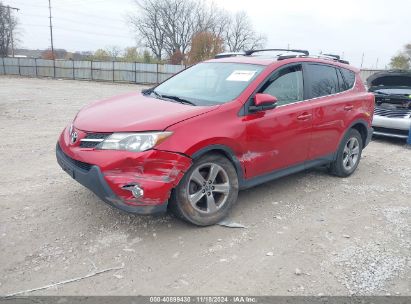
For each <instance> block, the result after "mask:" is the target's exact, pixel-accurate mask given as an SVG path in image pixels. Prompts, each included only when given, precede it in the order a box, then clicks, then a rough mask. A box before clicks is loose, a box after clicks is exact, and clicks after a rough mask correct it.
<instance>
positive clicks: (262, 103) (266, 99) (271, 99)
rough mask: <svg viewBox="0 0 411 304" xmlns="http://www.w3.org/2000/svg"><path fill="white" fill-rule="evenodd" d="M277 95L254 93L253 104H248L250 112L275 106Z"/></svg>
mask: <svg viewBox="0 0 411 304" xmlns="http://www.w3.org/2000/svg"><path fill="white" fill-rule="evenodd" d="M276 102H277V97H275V96H272V95H270V94H261V93H258V94H255V96H254V105H252V106H250V108H249V110H250V112H257V111H264V110H269V109H274V108H275V107H276Z"/></svg>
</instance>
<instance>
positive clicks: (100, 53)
mask: <svg viewBox="0 0 411 304" xmlns="http://www.w3.org/2000/svg"><path fill="white" fill-rule="evenodd" d="M110 57H111V56H110V54H109V53H108V52H107V51H106V50H103V49H98V50H97V51H95V52H94V54H93V57H92V59H93V60H102V61H107V60H110V59H111V58H110Z"/></svg>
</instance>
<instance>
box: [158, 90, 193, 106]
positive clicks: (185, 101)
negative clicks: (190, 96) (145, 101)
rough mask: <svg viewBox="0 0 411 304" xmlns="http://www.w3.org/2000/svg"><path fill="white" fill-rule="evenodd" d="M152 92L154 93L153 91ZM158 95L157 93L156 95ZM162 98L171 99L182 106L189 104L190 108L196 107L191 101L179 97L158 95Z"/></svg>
mask: <svg viewBox="0 0 411 304" xmlns="http://www.w3.org/2000/svg"><path fill="white" fill-rule="evenodd" d="M153 92H154V91H153ZM157 94H158V93H157ZM160 96H161V97H162V98H167V99H171V100H175V101H177V102H179V103H183V104H189V105H192V106H196V104H195V103H194V102H192V101H189V100H187V99H184V98H181V97H178V96H172V95H160Z"/></svg>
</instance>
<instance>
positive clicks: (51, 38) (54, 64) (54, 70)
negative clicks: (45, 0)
mask: <svg viewBox="0 0 411 304" xmlns="http://www.w3.org/2000/svg"><path fill="white" fill-rule="evenodd" d="M50 1H51V0H49V19H50V41H51V54H52V55H51V56H52V57H53V78H56V57H55V56H54V43H53V23H52V22H51V3H50Z"/></svg>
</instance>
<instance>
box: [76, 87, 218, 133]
mask: <svg viewBox="0 0 411 304" xmlns="http://www.w3.org/2000/svg"><path fill="white" fill-rule="evenodd" d="M217 108H218V106H207V107H204V106H192V105H185V104H181V103H177V102H172V101H168V100H161V99H156V98H152V97H149V96H144V95H142V94H141V93H139V92H137V93H129V94H125V95H120V96H116V97H112V98H109V99H105V100H101V101H96V102H94V103H91V104H89V105H87V106H85V107H84V108H83V109H81V110H80V111H79V113H78V114H77V116H76V118H75V120H74V126H75V127H76V128H77V129H79V130H83V131H86V132H108V133H109V132H135V131H160V130H164V129H167V128H168V127H169V126H171V125H174V124H176V123H178V122H180V121H183V120H187V119H190V118H192V117H195V116H198V115H202V114H204V113H207V112H210V111H213V110H215V109H217Z"/></svg>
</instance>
